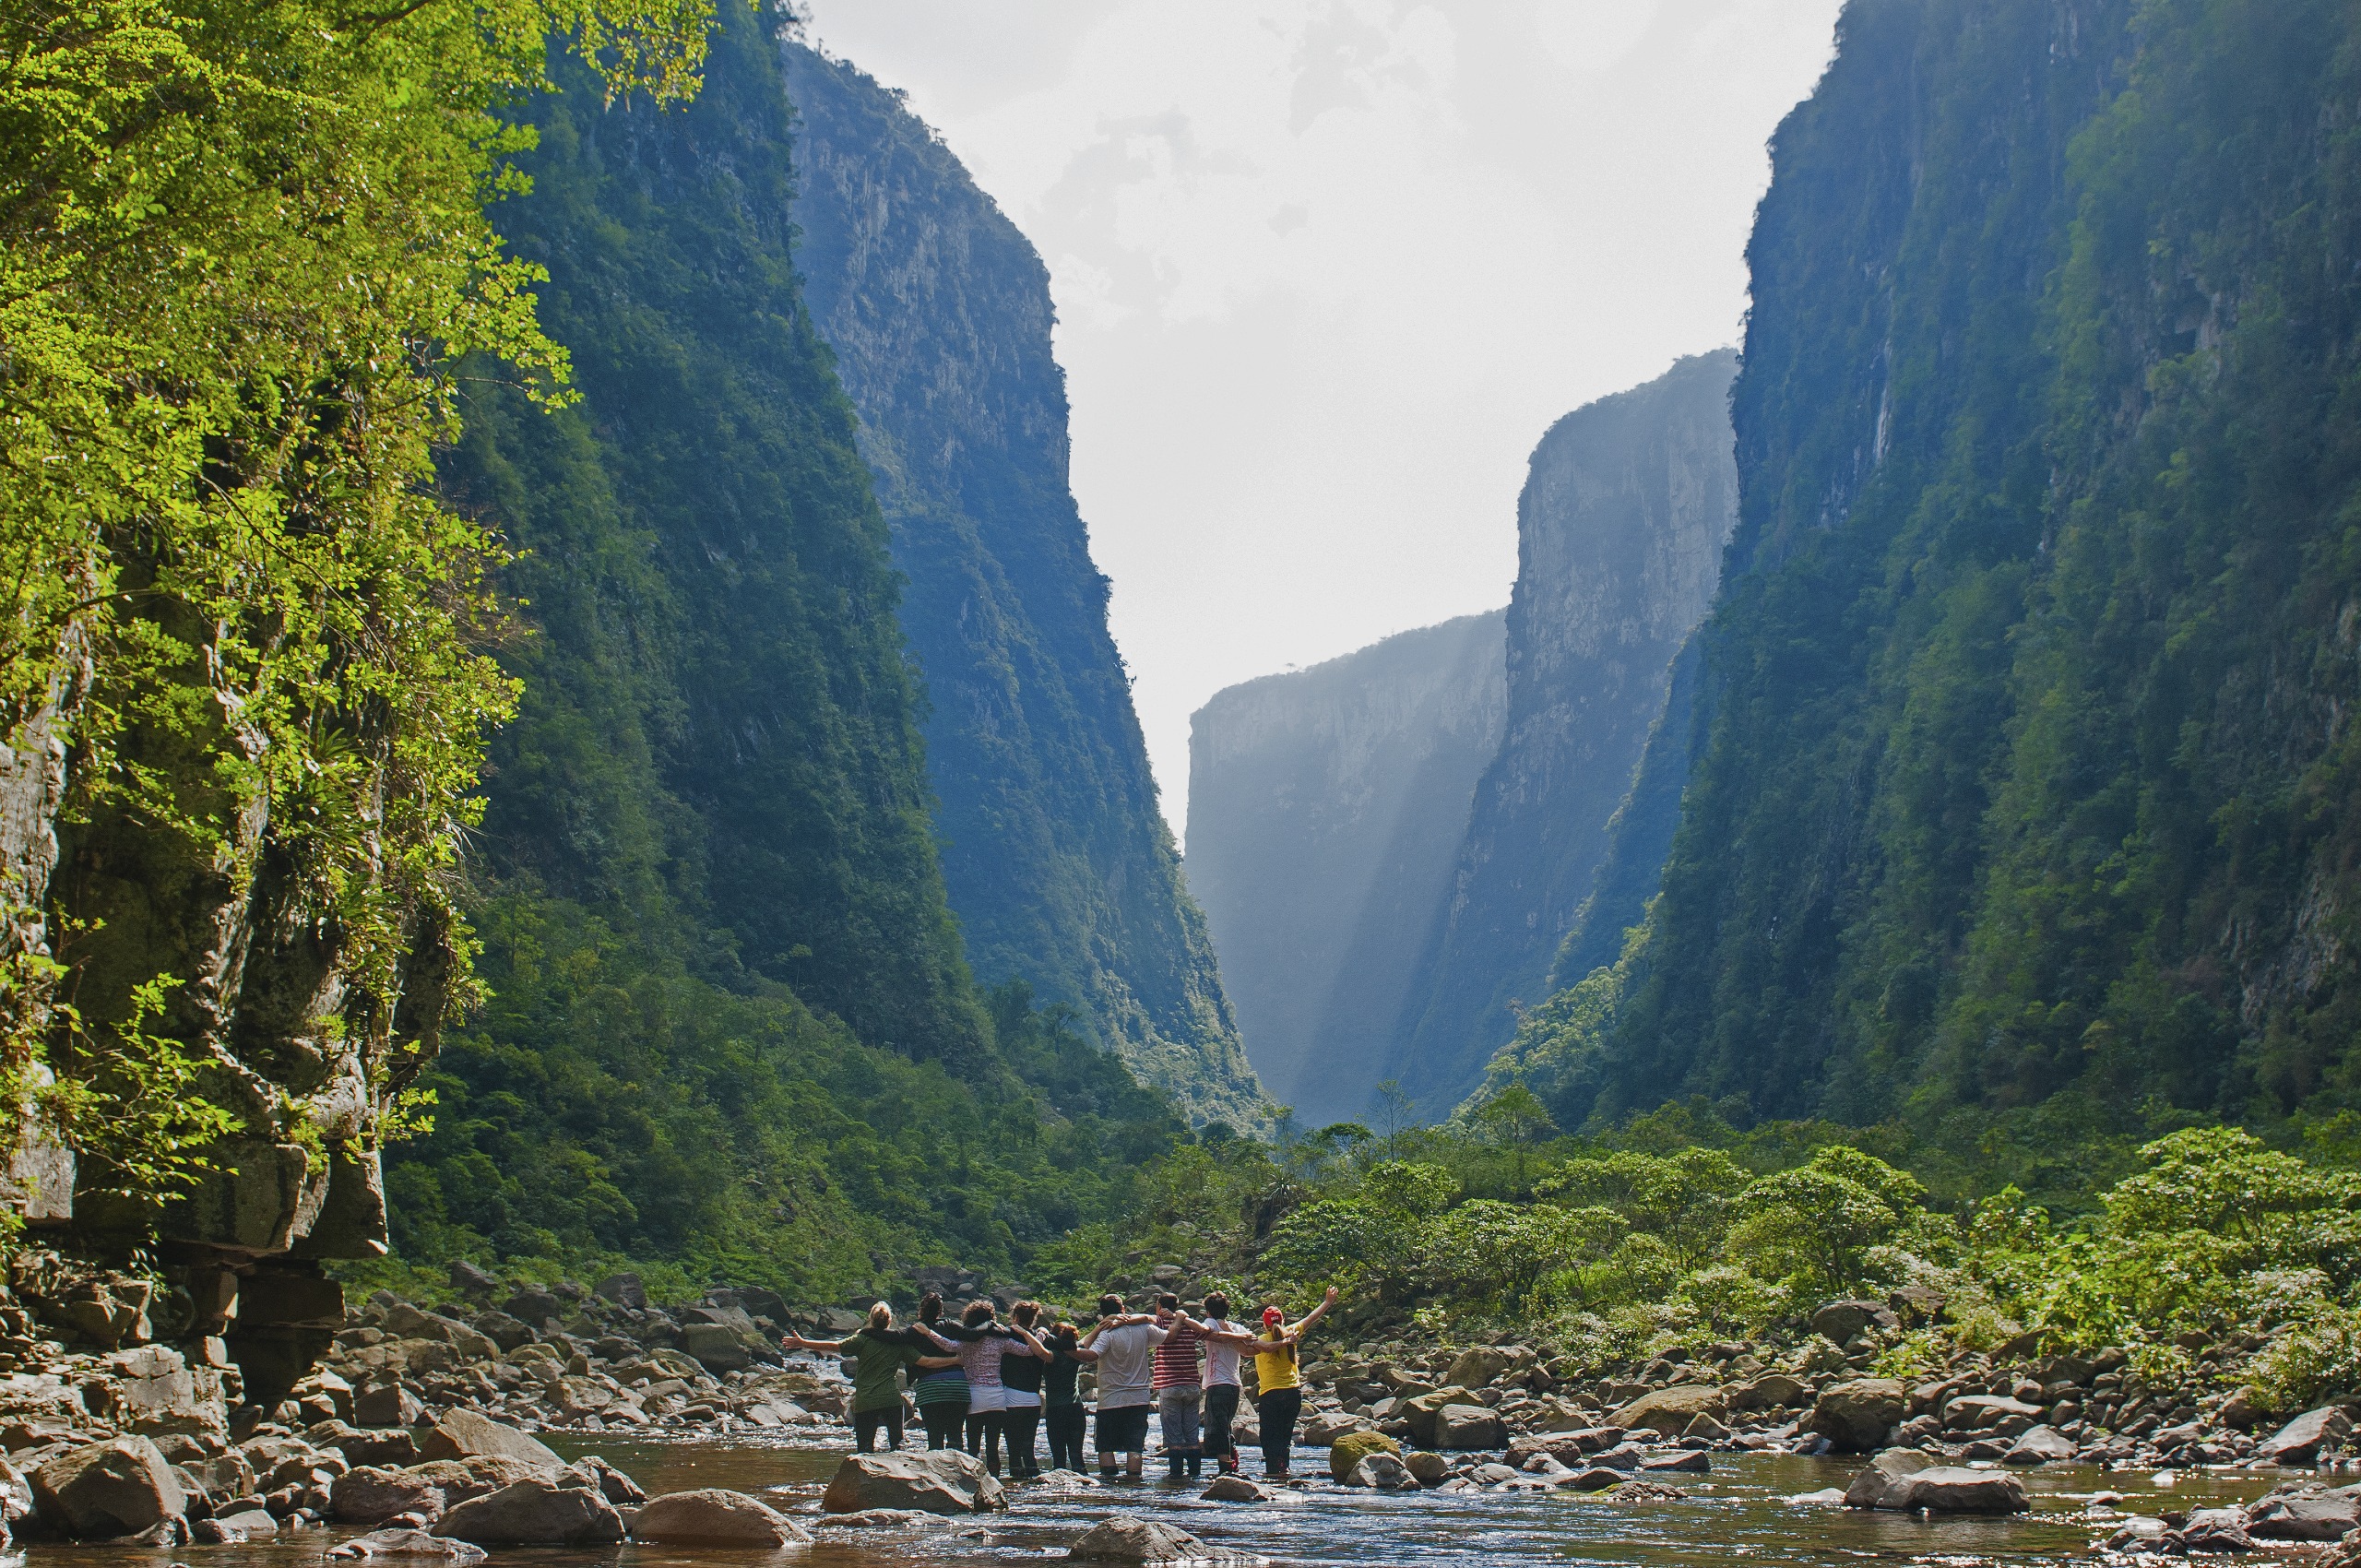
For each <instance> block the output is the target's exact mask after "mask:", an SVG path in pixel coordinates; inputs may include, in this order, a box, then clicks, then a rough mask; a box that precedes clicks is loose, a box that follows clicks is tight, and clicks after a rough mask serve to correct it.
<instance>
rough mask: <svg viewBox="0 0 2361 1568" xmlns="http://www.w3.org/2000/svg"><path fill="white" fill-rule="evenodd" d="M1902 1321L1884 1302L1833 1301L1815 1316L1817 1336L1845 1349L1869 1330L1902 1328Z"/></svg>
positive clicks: (1814, 1331) (1815, 1332) (1813, 1315)
mask: <svg viewBox="0 0 2361 1568" xmlns="http://www.w3.org/2000/svg"><path fill="white" fill-rule="evenodd" d="M1901 1326H1902V1321H1901V1320H1900V1319H1899V1318H1897V1317H1895V1316H1894V1315H1893V1313H1892V1311H1891V1310H1890V1309H1889V1308H1888V1307H1887V1306H1886V1304H1885V1303H1884V1302H1883V1301H1831V1302H1829V1303H1828V1305H1826V1306H1824V1307H1822V1308H1821V1309H1820V1311H1818V1312H1816V1313H1812V1314H1811V1327H1812V1332H1813V1333H1814V1334H1824V1335H1826V1336H1828V1337H1829V1339H1830V1340H1832V1341H1833V1342H1834V1343H1835V1344H1838V1345H1842V1344H1844V1343H1845V1341H1846V1340H1847V1339H1850V1338H1852V1337H1853V1336H1855V1335H1856V1334H1858V1333H1860V1332H1861V1330H1863V1329H1865V1328H1870V1327H1876V1328H1886V1329H1892V1328H1899V1327H1901Z"/></svg>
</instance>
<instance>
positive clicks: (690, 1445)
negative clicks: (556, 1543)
mask: <svg viewBox="0 0 2361 1568" xmlns="http://www.w3.org/2000/svg"><path fill="white" fill-rule="evenodd" d="M545 1435H547V1434H545ZM552 1447H555V1448H557V1449H558V1450H559V1451H560V1452H561V1453H563V1454H564V1455H565V1456H566V1457H568V1458H573V1457H575V1456H577V1455H582V1454H586V1453H597V1454H600V1455H604V1456H605V1457H606V1458H607V1459H608V1460H609V1461H611V1463H613V1464H615V1465H616V1466H618V1467H621V1468H623V1469H624V1470H626V1471H628V1472H629V1473H630V1474H631V1475H632V1476H633V1477H634V1478H635V1479H637V1480H638V1481H639V1482H640V1484H641V1485H642V1486H644V1487H646V1488H647V1491H649V1492H651V1493H660V1492H666V1491H683V1490H686V1489H689V1488H693V1487H730V1488H732V1489H735V1490H737V1491H748V1492H753V1493H755V1494H756V1495H758V1496H762V1497H764V1498H765V1499H766V1500H767V1501H769V1502H770V1503H772V1504H773V1505H774V1506H777V1507H779V1508H782V1509H785V1510H788V1511H790V1512H799V1513H809V1512H810V1511H811V1510H813V1508H814V1507H816V1505H817V1503H818V1501H819V1496H820V1492H821V1491H822V1489H823V1488H824V1487H825V1485H826V1484H827V1479H828V1477H829V1476H831V1475H832V1474H834V1473H835V1470H836V1461H837V1459H838V1457H839V1456H840V1455H841V1452H842V1451H841V1449H839V1448H836V1447H835V1446H828V1445H823V1444H819V1443H813V1441H812V1440H811V1439H810V1438H808V1437H789V1436H781V1437H778V1438H775V1439H744V1438H738V1439H733V1440H731V1441H730V1442H729V1443H714V1442H678V1443H658V1442H648V1441H626V1440H621V1439H617V1438H615V1437H614V1436H613V1435H612V1434H609V1435H607V1436H605V1437H602V1438H596V1439H583V1438H573V1439H567V1438H564V1437H555V1438H553V1439H552ZM1324 1457H1325V1456H1324V1455H1323V1454H1321V1453H1319V1452H1317V1451H1313V1450H1301V1451H1299V1456H1298V1459H1297V1463H1296V1469H1297V1473H1298V1474H1299V1475H1301V1476H1307V1477H1311V1478H1313V1479H1312V1481H1311V1485H1310V1486H1309V1487H1308V1488H1307V1489H1306V1490H1305V1491H1304V1492H1303V1493H1302V1495H1301V1497H1300V1500H1299V1501H1295V1502H1290V1503H1286V1504H1281V1505H1273V1506H1247V1505H1240V1504H1236V1503H1200V1502H1198V1501H1197V1498H1196V1494H1197V1492H1198V1491H1200V1490H1201V1489H1202V1486H1203V1483H1202V1482H1200V1483H1197V1484H1196V1485H1192V1486H1178V1485H1171V1484H1169V1483H1165V1482H1161V1481H1157V1480H1149V1481H1146V1482H1145V1483H1141V1484H1137V1485H1133V1484H1128V1483H1124V1482H1118V1483H1117V1484H1116V1485H1115V1486H1114V1487H1112V1488H1109V1489H1100V1488H1096V1487H1094V1488H1090V1489H1088V1490H1086V1491H1065V1492H1054V1491H1046V1490H1044V1489H1041V1488H1038V1487H1027V1488H1021V1489H1018V1490H1016V1491H1014V1492H1013V1493H1012V1502H1013V1504H1014V1506H1013V1507H1012V1509H1011V1511H1010V1512H1009V1513H1007V1514H1004V1515H990V1516H988V1517H984V1518H980V1519H976V1520H962V1521H959V1522H956V1523H955V1524H954V1525H952V1526H950V1527H949V1528H947V1529H932V1530H925V1531H890V1532H888V1531H875V1530H860V1531H843V1532H836V1531H825V1530H824V1531H822V1532H820V1539H819V1541H818V1543H817V1544H815V1545H813V1546H812V1547H809V1548H796V1549H792V1551H791V1554H790V1555H791V1556H792V1557H793V1559H794V1561H795V1562H797V1563H798V1564H799V1565H808V1568H913V1565H918V1564H937V1563H940V1564H945V1565H956V1568H986V1565H989V1564H995V1563H1009V1562H1026V1561H1039V1560H1041V1559H1043V1558H1047V1557H1057V1556H1060V1555H1062V1550H1063V1548H1064V1545H1065V1543H1066V1542H1067V1541H1068V1540H1069V1539H1071V1538H1073V1537H1074V1534H1076V1533H1077V1532H1078V1531H1080V1530H1082V1529H1084V1528H1086V1527H1087V1526H1090V1525H1091V1524H1094V1523H1096V1522H1097V1520H1099V1519H1101V1518H1103V1517H1105V1516H1106V1515H1107V1514H1108V1513H1109V1511H1110V1510H1112V1509H1118V1508H1138V1509H1148V1510H1153V1511H1155V1512H1156V1513H1157V1514H1158V1515H1161V1516H1164V1517H1167V1518H1169V1519H1170V1520H1171V1521H1172V1522H1173V1523H1175V1524H1177V1525H1179V1526H1181V1527H1182V1528H1183V1529H1186V1530H1188V1531H1190V1532H1191V1533H1192V1534H1194V1535H1197V1536H1200V1537H1203V1538H1204V1539H1205V1540H1207V1541H1209V1542H1211V1543H1213V1544H1215V1545H1217V1546H1222V1547H1227V1548H1229V1549H1230V1550H1238V1551H1250V1552H1255V1553H1259V1554H1261V1555H1263V1556H1265V1557H1268V1558H1271V1559H1273V1560H1274V1561H1275V1562H1305V1563H1313V1562H1349V1563H1354V1564H1358V1565H1363V1568H1384V1565H1390V1564H1396V1563H1399V1564H1409V1563H1417V1564H1419V1565H1421V1568H1428V1565H1443V1568H1461V1565H1464V1568H1490V1565H1493V1564H1499V1563H1506V1562H1535V1563H1553V1564H1559V1563H1562V1564H1586V1563H1598V1564H1633V1565H1648V1568H1691V1565H1700V1568H1702V1565H1703V1564H1714V1563H1726V1562H1733V1561H1743V1562H1746V1563H1748V1564H1750V1565H1755V1564H1760V1565H1762V1568H1784V1565H1786V1564H1798V1565H1800V1564H1814V1565H1818V1564H1827V1563H1845V1562H1916V1563H1926V1564H1929V1565H1935V1568H1982V1565H1985V1564H1992V1565H2007V1564H2015V1563H2030V1562H2035V1561H2043V1562H2055V1561H2056V1560H2057V1559H2058V1558H2059V1557H2061V1556H2066V1555H2073V1554H2080V1553H2084V1552H2087V1551H2088V1550H2089V1548H2090V1545H2091V1543H2092V1541H2093V1540H2094V1538H2099V1537H2101V1536H2103V1535H2105V1534H2106V1532H2107V1530H2108V1529H2110V1528H2111V1527H2112V1526H2106V1525H2101V1524H2097V1523H2094V1522H2092V1521H2091V1520H2090V1519H2089V1518H2087V1517H2086V1516H2085V1514H2084V1507H2085V1503H2086V1502H2087V1499H2088V1497H2089V1494H2090V1493H2091V1492H2092V1491H2095V1490H2098V1489H2101V1488H2105V1489H2107V1490H2110V1491H2119V1492H2121V1493H2123V1494H2124V1502H2123V1503H2121V1504H2120V1506H2121V1507H2122V1508H2123V1509H2125V1510H2126V1511H2129V1512H2134V1513H2148V1514H2154V1513H2161V1512H2164V1511H2165V1510H2167V1509H2186V1508H2191V1507H2201V1506H2206V1505H2209V1504H2213V1503H2229V1502H2247V1501H2249V1500H2251V1499H2253V1498H2254V1497H2256V1496H2259V1495H2260V1493H2261V1492H2263V1491H2267V1490H2268V1489H2269V1487H2270V1485H2271V1484H2272V1478H2269V1477H2265V1476H2254V1475H2221V1474H2215V1473H2209V1472H2183V1473H2182V1474H2181V1475H2180V1476H2179V1477H2178V1478H2177V1480H2176V1481H2175V1482H2174V1483H2173V1484H2172V1485H2171V1486H2170V1487H2169V1488H2168V1489H2162V1490H2160V1489H2158V1488H2157V1487H2156V1486H2154V1485H2153V1478H2151V1477H2149V1476H2148V1475H2145V1474H2139V1475H2125V1474H2120V1473H2118V1474H2102V1473H2101V1472H2098V1471H2096V1470H2091V1469H2086V1468H2082V1467H2067V1468H2059V1469H2044V1470H2038V1471H2034V1472H2030V1473H2028V1474H2027V1475H2026V1476H2025V1480H2026V1483H2027V1486H2028V1489H2029V1490H2030V1491H2033V1492H2034V1493H2035V1504H2036V1507H2035V1513H2034V1514H2033V1515H2031V1516H2030V1517H2023V1518H2018V1519H2010V1520H1999V1519H1942V1520H1923V1519H1916V1518H1911V1517H1908V1516H1905V1515H1892V1514H1864V1513H1860V1512H1857V1511H1855V1510H1851V1509H1844V1508H1828V1507H1820V1506H1797V1505H1795V1504H1791V1503H1787V1502H1786V1501H1785V1499H1786V1498H1787V1497H1789V1496H1792V1495H1795V1494H1797V1493H1801V1492H1807V1491H1816V1490H1818V1489H1820V1488H1822V1487H1828V1486H1840V1487H1841V1486H1843V1485H1844V1484H1845V1481H1846V1479H1849V1477H1850V1475H1851V1473H1852V1471H1853V1469H1854V1468H1855V1466H1854V1465H1853V1464H1849V1463H1839V1462H1834V1461H1828V1460H1816V1459H1798V1458H1792V1457H1787V1456H1785V1455H1781V1456H1764V1455H1715V1456H1714V1474H1713V1475H1712V1476H1711V1477H1698V1478H1691V1477H1685V1476H1684V1477H1680V1478H1679V1482H1680V1484H1681V1485H1682V1487H1683V1488H1684V1489H1685V1490H1687V1491H1688V1492H1689V1494H1690V1495H1689V1499H1688V1501H1686V1502H1683V1503H1660V1504H1649V1505H1640V1506H1631V1505H1627V1504H1619V1503H1608V1502H1606V1501H1604V1500H1603V1499H1600V1498H1596V1497H1584V1496H1581V1495H1578V1494H1572V1493H1565V1492H1540V1493H1529V1492H1513V1493H1501V1492H1459V1493H1449V1494H1444V1493H1410V1494H1407V1495H1401V1494H1392V1493H1373V1492H1366V1491H1347V1490H1345V1489H1343V1488H1340V1487H1333V1486H1330V1485H1329V1484H1328V1483H1327V1481H1326V1477H1325V1468H1324V1464H1323V1460H1324ZM1249 1469H1250V1471H1251V1470H1252V1461H1251V1460H1250V1462H1249ZM347 1533H350V1532H344V1531H326V1530H320V1531H308V1532H304V1533H303V1534H299V1535H296V1536H293V1537H282V1538H279V1540H277V1541H275V1542H270V1543H267V1544H258V1545H255V1546H244V1547H233V1546H221V1547H184V1548H182V1549H180V1550H177V1551H174V1552H170V1553H165V1552H155V1551H124V1550H104V1549H98V1548H75V1547H58V1546H35V1547H33V1548H32V1549H31V1550H30V1553H29V1554H28V1556H27V1558H26V1560H25V1561H24V1562H23V1563H22V1564H21V1568H99V1565H100V1564H101V1563H103V1564H107V1565H109V1568H168V1565H170V1564H172V1563H175V1562H180V1563H185V1564H187V1565H188V1568H233V1564H234V1568H298V1565H299V1564H300V1565H301V1568H319V1564H320V1562H321V1560H322V1558H323V1556H324V1555H325V1553H326V1550H327V1549H328V1548H329V1547H330V1546H332V1545H334V1544H335V1542H336V1540H338V1538H341V1537H342V1536H343V1535H345V1534H347ZM742 1555H743V1554H738V1556H739V1557H740V1558H741V1559H742ZM730 1560H732V1558H731V1554H726V1553H718V1552H714V1551H710V1550H689V1549H682V1548H666V1547H642V1546H624V1547H618V1548H607V1549H603V1550H516V1551H503V1552H499V1553H495V1554H494V1557H493V1560H492V1563H491V1564H487V1568H502V1565H504V1564H510V1563H513V1564H515V1565H516V1568H689V1565H691V1564H697V1565H699V1568H707V1565H710V1564H712V1563H715V1562H723V1561H730ZM0 1568H18V1565H17V1564H14V1563H11V1562H9V1560H8V1559H6V1558H5V1557H0Z"/></svg>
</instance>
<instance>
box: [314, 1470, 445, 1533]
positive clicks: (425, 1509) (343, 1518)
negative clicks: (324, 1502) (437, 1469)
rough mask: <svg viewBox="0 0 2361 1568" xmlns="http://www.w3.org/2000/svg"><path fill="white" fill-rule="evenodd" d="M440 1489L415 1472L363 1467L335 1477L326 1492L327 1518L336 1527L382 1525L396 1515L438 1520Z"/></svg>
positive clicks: (440, 1504)
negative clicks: (334, 1480)
mask: <svg viewBox="0 0 2361 1568" xmlns="http://www.w3.org/2000/svg"><path fill="white" fill-rule="evenodd" d="M446 1501H448V1499H447V1496H446V1494H445V1491H444V1489H443V1488H442V1487H440V1486H437V1485H436V1484H435V1483H434V1482H433V1480H430V1479H427V1478H426V1477H425V1476H423V1475H421V1474H420V1473H419V1472H417V1471H416V1470H392V1469H385V1468H381V1467H377V1466H364V1467H362V1468H360V1469H357V1470H348V1471H346V1472H345V1473H344V1474H343V1475H340V1476H338V1477H337V1479H336V1484H335V1485H334V1486H332V1487H330V1488H329V1489H328V1512H329V1516H330V1517H331V1518H333V1519H335V1520H336V1522H337V1523H338V1524H339V1525H382V1524H384V1523H385V1522H386V1520H388V1519H390V1518H392V1517H393V1516H394V1515H397V1514H415V1515H419V1516H420V1517H421V1518H424V1519H439V1518H441V1517H442V1516H443V1507H444V1504H445V1502H446Z"/></svg>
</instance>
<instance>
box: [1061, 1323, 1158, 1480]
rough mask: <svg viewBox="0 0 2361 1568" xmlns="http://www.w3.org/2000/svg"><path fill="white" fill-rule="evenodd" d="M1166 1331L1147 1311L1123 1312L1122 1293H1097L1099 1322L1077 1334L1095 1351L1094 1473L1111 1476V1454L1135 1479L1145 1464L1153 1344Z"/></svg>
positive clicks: (1153, 1376) (1153, 1375)
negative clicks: (1096, 1386) (1096, 1439)
mask: <svg viewBox="0 0 2361 1568" xmlns="http://www.w3.org/2000/svg"><path fill="white" fill-rule="evenodd" d="M1168 1332H1169V1331H1168V1330H1166V1329H1165V1328H1163V1327H1161V1326H1160V1325H1159V1324H1157V1321H1156V1319H1155V1317H1154V1316H1153V1315H1151V1314H1148V1313H1125V1312H1124V1311H1123V1299H1122V1298H1121V1296H1115V1295H1107V1296H1101V1297H1099V1298H1098V1322H1097V1324H1094V1325H1093V1326H1092V1328H1091V1330H1090V1332H1089V1333H1087V1334H1086V1335H1084V1336H1082V1342H1083V1344H1084V1345H1085V1346H1086V1347H1087V1348H1091V1349H1095V1350H1097V1352H1098V1473H1099V1475H1101V1476H1102V1477H1106V1478H1109V1479H1112V1478H1113V1476H1114V1474H1115V1456H1116V1455H1119V1454H1120V1455H1123V1469H1124V1472H1125V1473H1126V1474H1128V1475H1130V1476H1131V1477H1132V1478H1133V1479H1138V1477H1139V1474H1140V1472H1141V1471H1142V1470H1143V1469H1144V1468H1145V1467H1146V1465H1147V1418H1148V1411H1149V1410H1150V1409H1151V1408H1153V1406H1154V1403H1155V1392H1154V1390H1155V1384H1156V1348H1157V1346H1158V1345H1161V1344H1163V1343H1164V1341H1165V1337H1166V1336H1167V1334H1168Z"/></svg>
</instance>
